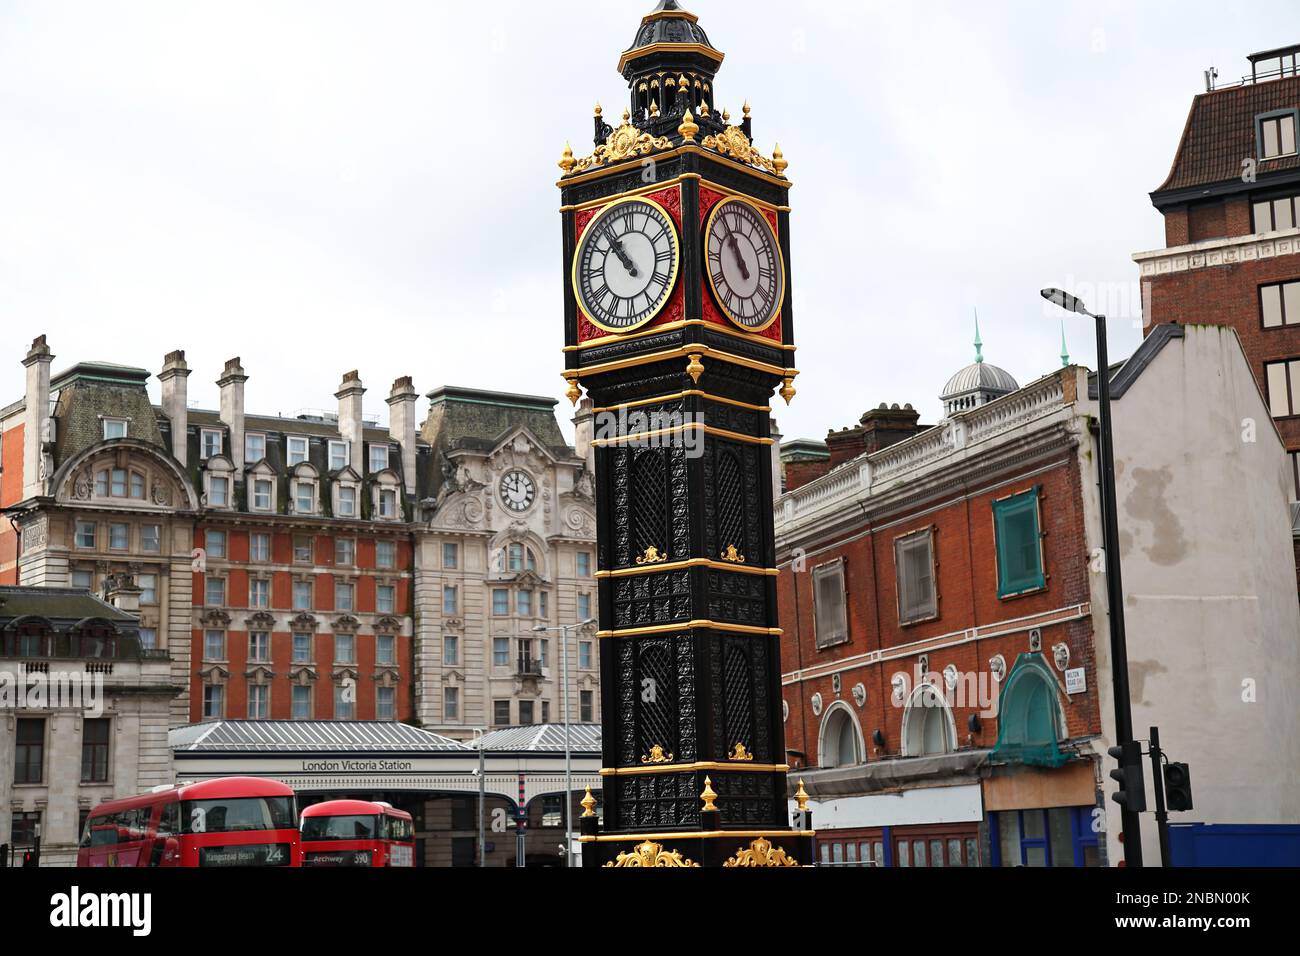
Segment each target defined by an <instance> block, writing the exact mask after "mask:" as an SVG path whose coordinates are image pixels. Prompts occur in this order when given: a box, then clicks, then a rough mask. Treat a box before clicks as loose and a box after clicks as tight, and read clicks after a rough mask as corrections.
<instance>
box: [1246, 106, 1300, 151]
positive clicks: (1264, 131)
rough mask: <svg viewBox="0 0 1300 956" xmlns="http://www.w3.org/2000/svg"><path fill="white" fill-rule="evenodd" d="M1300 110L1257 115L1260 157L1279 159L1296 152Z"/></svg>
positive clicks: (1256, 124)
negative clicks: (1297, 122) (1297, 117)
mask: <svg viewBox="0 0 1300 956" xmlns="http://www.w3.org/2000/svg"><path fill="white" fill-rule="evenodd" d="M1297 114H1300V110H1278V111H1276V112H1273V113H1264V114H1263V115H1261V116H1258V117H1256V119H1255V127H1256V132H1257V134H1258V138H1259V158H1260V159H1277V158H1279V157H1282V156H1294V155H1295V154H1296V116H1297Z"/></svg>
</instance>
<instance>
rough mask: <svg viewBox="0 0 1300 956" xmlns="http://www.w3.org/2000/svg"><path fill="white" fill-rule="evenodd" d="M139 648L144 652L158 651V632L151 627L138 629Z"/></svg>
mask: <svg viewBox="0 0 1300 956" xmlns="http://www.w3.org/2000/svg"><path fill="white" fill-rule="evenodd" d="M140 646H141V647H142V648H144V649H145V650H146V651H156V650H158V632H157V631H156V630H154V629H153V628H152V627H142V628H140Z"/></svg>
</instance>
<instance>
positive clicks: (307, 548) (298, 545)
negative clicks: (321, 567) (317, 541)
mask: <svg viewBox="0 0 1300 956" xmlns="http://www.w3.org/2000/svg"><path fill="white" fill-rule="evenodd" d="M293 563H294V564H311V563H313V555H312V551H311V538H309V537H307V536H305V535H297V536H295V537H294V539H293Z"/></svg>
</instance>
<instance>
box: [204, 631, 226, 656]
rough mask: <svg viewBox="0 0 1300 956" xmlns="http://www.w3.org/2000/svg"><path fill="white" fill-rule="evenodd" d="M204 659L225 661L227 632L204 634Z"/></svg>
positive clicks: (208, 632)
mask: <svg viewBox="0 0 1300 956" xmlns="http://www.w3.org/2000/svg"><path fill="white" fill-rule="evenodd" d="M203 659H204V660H205V661H224V660H225V659H226V632H225V631H204V632H203Z"/></svg>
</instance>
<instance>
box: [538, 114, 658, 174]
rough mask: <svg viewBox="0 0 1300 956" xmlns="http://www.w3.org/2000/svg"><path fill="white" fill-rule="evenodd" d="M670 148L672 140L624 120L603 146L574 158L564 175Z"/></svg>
mask: <svg viewBox="0 0 1300 956" xmlns="http://www.w3.org/2000/svg"><path fill="white" fill-rule="evenodd" d="M672 148H673V144H672V141H671V140H669V139H668V137H666V136H651V135H650V134H649V133H643V132H641V131H640V130H639V129H637V128H636V127H635V126H633V125H632V124H631V123H627V122H624V123H623V125H622V126H620V127H619V128H618V129H616V130H614V132H612V133H610V134H609V138H608V139H606V140H605V144H604V145H603V146H597V147H596V151H595V152H594V153H592V154H591V155H590V156H584V157H583V158H582V159H579V160H576V161H575V162H574V165H573V167H572V168H571V169H569V170H567V171H566V172H565V175H566V176H567V175H569V174H570V173H573V172H576V173H581V172H585V171H586V170H589V169H596V168H597V167H600V166H608V165H609V164H610V163H620V162H622V161H623V160H625V159H635V158H636V157H638V156H649V155H650V154H651V153H661V152H664V151H666V150H670V149H672ZM570 158H571V157H567V156H566V157H565V159H564V162H565V163H566V164H567V162H568V160H569V159H570ZM561 168H563V167H561Z"/></svg>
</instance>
